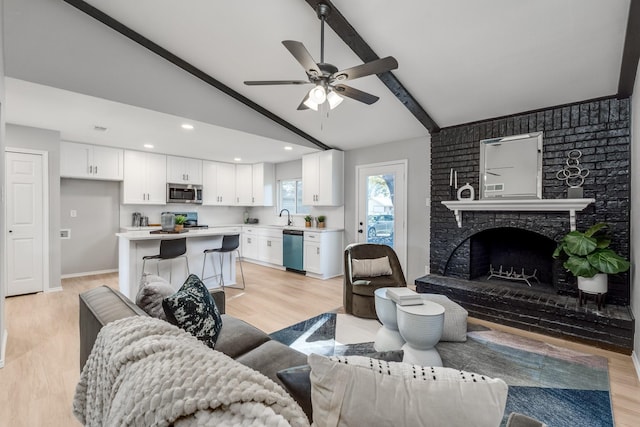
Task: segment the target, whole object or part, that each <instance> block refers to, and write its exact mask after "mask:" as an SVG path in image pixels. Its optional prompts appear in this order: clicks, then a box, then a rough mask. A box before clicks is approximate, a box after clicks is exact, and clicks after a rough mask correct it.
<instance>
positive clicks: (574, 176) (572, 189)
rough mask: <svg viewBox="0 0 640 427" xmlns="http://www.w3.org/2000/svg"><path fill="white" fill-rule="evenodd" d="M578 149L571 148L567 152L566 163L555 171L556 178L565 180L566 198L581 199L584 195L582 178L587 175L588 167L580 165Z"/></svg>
mask: <svg viewBox="0 0 640 427" xmlns="http://www.w3.org/2000/svg"><path fill="white" fill-rule="evenodd" d="M580 157H582V152H581V151H580V150H571V151H569V153H567V161H566V165H565V166H564V167H563V168H562V169H560V170H559V171H558V173H556V178H558V179H559V180H560V181H565V182H566V183H567V185H568V186H569V188H568V189H567V199H582V198H583V197H584V195H583V191H582V185H583V184H584V179H585V178H586V177H588V176H589V169H585V168H581V167H580Z"/></svg>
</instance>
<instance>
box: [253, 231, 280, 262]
mask: <svg viewBox="0 0 640 427" xmlns="http://www.w3.org/2000/svg"><path fill="white" fill-rule="evenodd" d="M260 232H261V234H262V235H260V236H258V260H260V261H262V262H268V263H269V264H275V265H282V231H281V230H269V229H263V230H260Z"/></svg>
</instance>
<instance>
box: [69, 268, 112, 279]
mask: <svg viewBox="0 0 640 427" xmlns="http://www.w3.org/2000/svg"><path fill="white" fill-rule="evenodd" d="M117 272H118V269H117V268H112V269H109V270H97V271H85V272H83V273H71V274H63V275H62V276H60V277H61V278H63V279H72V278H74V277H84V276H95V275H97V274H108V273H117Z"/></svg>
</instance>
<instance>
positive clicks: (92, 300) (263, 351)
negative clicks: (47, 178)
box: [79, 286, 544, 427]
mask: <svg viewBox="0 0 640 427" xmlns="http://www.w3.org/2000/svg"><path fill="white" fill-rule="evenodd" d="M211 295H212V296H213V298H214V300H215V302H216V305H217V307H218V309H219V310H220V313H224V312H225V295H224V291H222V290H212V291H211ZM131 316H147V314H146V313H145V312H144V311H143V310H142V309H141V308H139V307H138V306H137V305H135V304H134V303H133V302H131V300H129V299H128V298H127V297H126V296H124V295H122V294H121V293H120V292H118V291H117V290H115V289H112V288H109V287H107V286H101V287H99V288H95V289H91V290H89V291H86V292H84V293H82V294H80V319H79V322H80V369H82V368H83V367H84V365H85V363H86V361H87V359H88V358H89V354H90V353H91V349H92V348H93V344H94V342H95V340H96V337H97V336H98V332H100V329H101V328H102V327H103V326H104V325H106V324H107V323H109V322H113V321H115V320H118V319H123V318H125V317H131ZM222 323H223V325H222V330H221V331H220V335H219V336H218V340H217V341H216V345H215V349H216V350H218V351H221V352H222V353H224V354H226V355H228V356H229V357H231V358H233V359H235V360H237V361H238V362H240V363H242V364H243V365H245V366H248V367H250V368H252V369H255V370H257V371H260V372H262V373H263V374H264V375H266V376H267V377H269V378H271V379H272V380H274V381H276V382H277V383H279V384H280V385H283V386H284V384H283V383H282V382H281V381H280V379H279V378H278V376H277V372H278V371H280V370H283V369H288V368H292V367H296V366H301V365H305V364H306V363H307V356H306V355H305V354H303V353H300V352H298V351H296V350H293V349H292V348H290V347H287V346H286V345H284V344H282V343H279V342H277V341H274V340H272V339H271V338H270V337H269V336H268V335H267V334H265V333H264V332H262V331H261V330H259V329H257V328H255V327H253V326H251V325H249V324H248V323H246V322H244V321H243V320H240V319H236V318H235V317H233V316H229V315H227V314H222ZM294 371H295V370H294ZM294 377H297V378H296V379H295V380H294V381H293V382H294V384H292V383H291V382H290V383H289V389H290V390H289V391H290V394H291V396H292V397H293V398H294V399H295V400H296V402H298V404H299V405H300V406H301V407H302V409H303V410H304V412H305V413H306V414H307V416H308V417H309V419H310V420H311V418H312V408H311V387H310V383H309V380H308V372H305V371H304V370H303V373H302V376H301V377H302V378H300V375H299V374H294ZM286 389H287V387H285V390H286ZM540 426H544V424H542V423H540V422H539V421H537V420H533V419H531V418H528V417H525V416H523V415H521V414H511V415H510V417H509V419H508V421H507V424H506V427H540Z"/></svg>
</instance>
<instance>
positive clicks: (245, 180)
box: [236, 163, 275, 206]
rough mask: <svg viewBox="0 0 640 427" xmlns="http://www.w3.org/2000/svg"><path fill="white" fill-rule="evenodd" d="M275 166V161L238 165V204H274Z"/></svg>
mask: <svg viewBox="0 0 640 427" xmlns="http://www.w3.org/2000/svg"><path fill="white" fill-rule="evenodd" d="M274 186H275V166H274V165H273V163H256V164H255V165H236V204H238V205H241V206H273V189H274Z"/></svg>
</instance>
